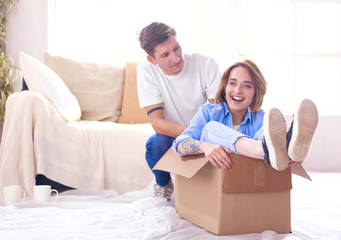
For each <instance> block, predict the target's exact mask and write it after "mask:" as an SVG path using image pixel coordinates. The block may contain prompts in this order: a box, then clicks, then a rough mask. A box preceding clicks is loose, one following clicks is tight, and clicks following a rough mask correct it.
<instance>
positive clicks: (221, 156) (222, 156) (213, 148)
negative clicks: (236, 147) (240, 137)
mask: <svg viewBox="0 0 341 240" xmlns="http://www.w3.org/2000/svg"><path fill="white" fill-rule="evenodd" d="M200 148H201V149H202V151H203V152H204V154H205V156H206V157H207V159H208V160H209V161H210V162H211V164H212V165H213V166H214V167H217V168H225V169H227V168H228V169H229V168H231V166H232V162H231V159H230V157H229V155H228V154H231V153H233V151H232V150H230V149H227V148H225V147H223V146H221V145H218V144H213V143H208V142H203V143H202V144H201V146H200Z"/></svg>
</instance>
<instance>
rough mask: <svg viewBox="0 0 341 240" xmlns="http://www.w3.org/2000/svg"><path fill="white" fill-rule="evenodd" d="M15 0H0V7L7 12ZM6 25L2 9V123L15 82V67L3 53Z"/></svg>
mask: <svg viewBox="0 0 341 240" xmlns="http://www.w3.org/2000/svg"><path fill="white" fill-rule="evenodd" d="M14 1H15V0H0V9H1V10H6V11H7V12H8V13H9V12H10V11H11V10H12V7H13V4H14ZM5 36H6V26H5V18H4V15H3V11H2V12H0V122H1V123H3V121H4V116H5V107H6V100H7V97H8V96H9V95H10V94H11V93H12V92H13V90H14V84H15V75H14V72H15V71H16V70H17V68H16V67H15V66H14V64H13V61H12V59H11V58H10V57H9V56H7V55H6V53H5V46H4V44H5Z"/></svg>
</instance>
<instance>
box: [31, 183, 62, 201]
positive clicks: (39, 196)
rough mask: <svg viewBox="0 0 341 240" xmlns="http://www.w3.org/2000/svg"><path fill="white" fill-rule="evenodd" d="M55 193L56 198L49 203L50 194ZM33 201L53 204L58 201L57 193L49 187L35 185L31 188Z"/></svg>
mask: <svg viewBox="0 0 341 240" xmlns="http://www.w3.org/2000/svg"><path fill="white" fill-rule="evenodd" d="M52 192H55V193H56V196H55V198H54V199H53V200H52V201H51V193H52ZM33 194H34V201H35V202H38V203H46V202H55V201H57V199H58V195H59V194H58V191H57V190H56V189H51V186H50V185H36V186H34V188H33Z"/></svg>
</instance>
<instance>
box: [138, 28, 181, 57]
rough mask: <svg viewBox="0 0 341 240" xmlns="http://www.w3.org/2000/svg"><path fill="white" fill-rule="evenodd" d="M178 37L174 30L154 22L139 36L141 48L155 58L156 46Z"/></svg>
mask: <svg viewBox="0 0 341 240" xmlns="http://www.w3.org/2000/svg"><path fill="white" fill-rule="evenodd" d="M172 35H174V36H176V31H175V29H174V28H172V27H170V26H168V25H167V24H164V23H160V22H153V23H151V24H149V25H148V26H146V27H145V28H143V29H142V31H141V32H140V34H139V37H138V39H139V41H140V45H141V48H142V49H143V50H144V51H145V52H146V53H147V54H148V55H150V56H152V57H154V52H155V51H154V48H155V46H156V45H158V44H160V43H162V42H164V41H166V40H167V39H169V37H170V36H172Z"/></svg>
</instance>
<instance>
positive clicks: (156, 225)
mask: <svg viewBox="0 0 341 240" xmlns="http://www.w3.org/2000/svg"><path fill="white" fill-rule="evenodd" d="M310 176H311V177H312V179H313V181H312V182H310V181H308V180H306V179H303V178H300V177H298V176H295V175H294V176H293V190H292V210H291V212H292V233H291V234H277V233H275V232H273V231H264V232H263V233H252V234H244V235H236V236H215V235H214V234H212V233H209V232H207V231H206V230H205V229H202V228H199V227H197V226H195V225H193V224H191V223H190V222H188V221H186V220H184V219H182V218H181V217H180V216H179V215H178V214H177V213H176V210H175V208H174V194H173V198H172V201H170V202H167V201H165V200H164V199H161V198H153V197H152V194H153V191H152V184H153V183H151V184H150V185H149V187H147V188H146V189H144V190H141V191H131V192H128V193H126V194H122V195H119V194H117V193H116V192H115V191H112V190H96V191H90V190H87V191H81V190H72V191H67V192H63V193H61V194H60V196H59V198H58V200H57V201H56V202H54V203H46V204H38V203H35V202H34V201H33V199H32V198H28V199H27V200H25V201H24V202H22V203H19V204H17V205H15V206H12V207H3V206H2V202H1V201H0V239H1V240H4V239H9V240H16V239H20V240H23V239H30V240H31V239H32V240H33V239H34V240H45V239H52V240H53V239H81V240H93V239H101V240H102V239H103V240H106V239H108V240H109V239H110V240H112V239H119V240H122V239H124V240H125V239H136V240H144V239H146V240H201V239H202V240H204V239H209V240H218V239H219V240H298V239H304V240H340V239H341V228H340V226H341V192H340V190H337V189H336V190H335V187H334V186H335V185H334V184H335V183H340V182H341V173H310Z"/></svg>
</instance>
